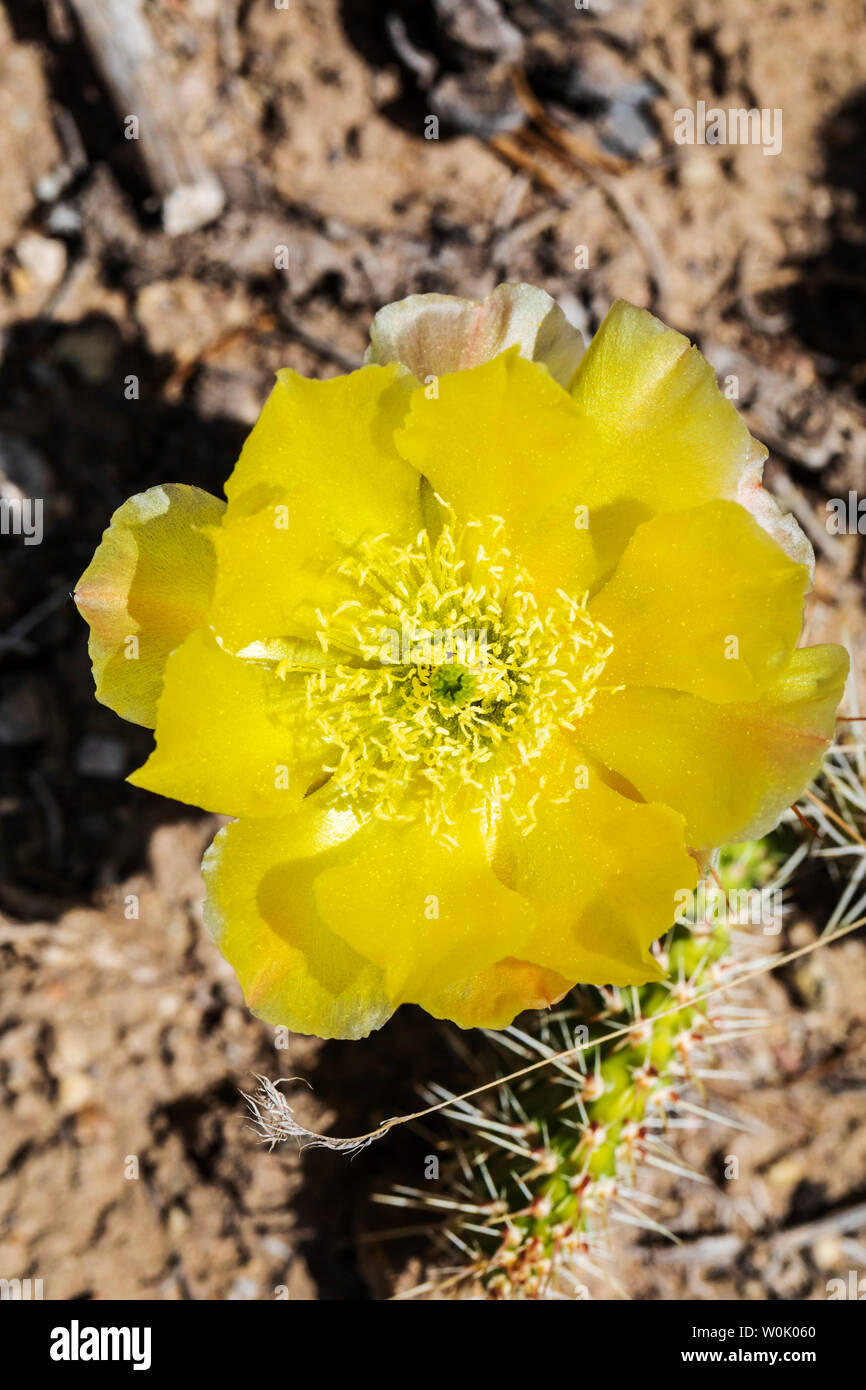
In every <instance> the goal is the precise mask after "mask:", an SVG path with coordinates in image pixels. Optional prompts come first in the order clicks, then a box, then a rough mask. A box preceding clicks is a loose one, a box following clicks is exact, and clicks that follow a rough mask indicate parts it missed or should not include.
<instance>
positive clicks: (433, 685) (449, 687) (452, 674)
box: [430, 666, 477, 705]
mask: <svg viewBox="0 0 866 1390" xmlns="http://www.w3.org/2000/svg"><path fill="white" fill-rule="evenodd" d="M476 692H477V685H476V681H475V677H474V676H473V675H472V674H471V672H469V671H467V670H466V667H465V666H436V667H434V669H433V672H432V674H431V676H430V694H431V695H432V696H433V698H434V700H437V701H438V702H439V704H440V705H465V704H467V703H468V702H469V701H470V700H471V699H472V698H473V697H474V695H475V694H476Z"/></svg>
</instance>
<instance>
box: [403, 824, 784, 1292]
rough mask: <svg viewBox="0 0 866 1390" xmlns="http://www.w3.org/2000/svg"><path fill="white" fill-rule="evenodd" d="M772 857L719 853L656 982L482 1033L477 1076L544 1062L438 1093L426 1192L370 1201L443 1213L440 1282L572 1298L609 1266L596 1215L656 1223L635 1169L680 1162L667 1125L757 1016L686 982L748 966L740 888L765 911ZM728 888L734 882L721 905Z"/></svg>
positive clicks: (771, 850) (695, 1105)
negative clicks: (438, 1136)
mask: <svg viewBox="0 0 866 1390" xmlns="http://www.w3.org/2000/svg"><path fill="white" fill-rule="evenodd" d="M779 858H780V853H779V849H778V846H777V845H775V844H774V843H773V842H772V840H768V841H761V842H758V843H749V844H746V845H740V846H735V847H733V848H732V849H730V850H728V851H726V852H725V855H724V857H723V858H722V860H721V862H720V864H719V870H718V874H717V876H716V877H717V883H716V889H715V891H713V889H712V888H711V889H710V891H709V892H708V893H705V894H704V896H703V897H700V895H699V897H698V902H699V905H700V908H701V911H700V913H699V914H698V920H696V921H693V922H689V923H688V924H679V925H677V926H675V927H674V929H673V930H672V931H671V933H670V934H669V936H668V938H667V940H666V942H665V943H664V946H663V950H662V951H661V953H660V955H661V962H662V964H663V966H664V968H665V971H666V978H665V979H664V980H663V981H662V982H661V983H658V984H651V985H644V986H642V987H640V988H635V989H629V990H617V989H605V990H599V989H590V988H583V989H578V990H574V991H572V993H571V994H570V995H569V996H568V997H567V998H566V1000H564V1001H563V1003H562V1004H561V1005H560V1006H559V1008H558V1009H557V1010H556V1011H554V1012H553V1013H551V1014H548V1015H543V1016H541V1020H540V1022H536V1023H535V1024H532V1023H531V1024H530V1025H529V1029H531V1031H527V1030H524V1029H521V1028H518V1027H511V1028H509V1029H506V1030H505V1031H504V1032H503V1033H498V1034H497V1033H490V1034H488V1038H489V1040H490V1047H491V1052H490V1053H488V1055H487V1057H486V1058H485V1059H484V1060H483V1062H482V1063H481V1065H482V1066H483V1067H484V1069H485V1071H486V1074H487V1075H488V1076H489V1075H491V1074H495V1073H496V1072H497V1071H498V1072H499V1073H502V1072H504V1071H510V1070H516V1069H517V1068H519V1067H520V1066H523V1065H527V1064H529V1063H532V1062H537V1061H540V1060H541V1059H543V1058H550V1059H551V1061H550V1065H549V1066H546V1067H544V1068H543V1069H541V1070H539V1071H537V1072H535V1073H534V1074H530V1075H529V1076H528V1077H524V1078H523V1079H521V1080H520V1081H518V1082H516V1083H514V1084H512V1085H511V1086H508V1085H505V1086H502V1087H500V1088H498V1089H497V1090H496V1091H495V1092H494V1093H493V1097H494V1098H493V1101H492V1103H490V1102H488V1103H487V1104H486V1105H485V1104H482V1103H479V1104H478V1105H475V1104H473V1103H472V1102H471V1101H463V1100H454V1101H453V1103H452V1104H451V1105H450V1106H449V1108H448V1109H447V1110H446V1112H445V1113H446V1114H447V1115H448V1116H449V1118H450V1119H451V1121H452V1122H453V1125H454V1135H453V1137H452V1138H451V1139H449V1140H448V1141H447V1145H446V1148H447V1154H448V1158H447V1160H446V1162H445V1164H443V1166H442V1169H441V1177H440V1181H439V1182H438V1183H437V1184H436V1190H435V1193H430V1192H424V1191H419V1190H417V1189H409V1188H400V1189H395V1191H394V1192H393V1193H392V1194H390V1196H389V1197H388V1198H387V1199H386V1200H388V1201H389V1202H391V1203H394V1202H396V1203H398V1204H401V1205H407V1206H418V1205H421V1206H424V1207H426V1208H427V1210H428V1212H429V1211H430V1209H431V1208H432V1209H434V1210H435V1211H436V1212H437V1214H439V1215H440V1216H441V1214H442V1213H443V1211H444V1212H445V1221H444V1225H443V1226H442V1229H441V1233H442V1234H443V1235H444V1236H445V1237H446V1238H447V1239H448V1241H449V1242H450V1244H451V1246H453V1247H456V1249H457V1250H458V1251H459V1253H460V1264H459V1265H458V1266H457V1268H456V1270H454V1269H453V1268H452V1269H451V1270H450V1271H445V1272H444V1274H443V1280H444V1283H445V1284H447V1285H448V1286H449V1287H453V1286H454V1285H456V1284H460V1283H461V1282H464V1283H471V1284H474V1286H475V1291H476V1292H477V1293H480V1294H481V1296H483V1297H488V1298H507V1299H514V1298H517V1299H521V1298H532V1299H538V1298H548V1297H575V1296H581V1295H582V1294H583V1292H584V1289H585V1286H584V1284H583V1280H584V1278H585V1276H586V1275H587V1274H588V1273H589V1272H593V1273H596V1274H597V1273H602V1274H605V1275H606V1276H607V1277H611V1271H610V1270H609V1269H607V1268H606V1267H605V1266H606V1249H607V1246H608V1232H609V1228H610V1223H611V1222H612V1221H617V1222H626V1223H630V1224H633V1225H635V1226H639V1227H643V1228H648V1229H654V1230H663V1228H662V1227H660V1226H659V1225H658V1223H656V1222H655V1221H653V1219H652V1217H651V1215H650V1214H649V1212H648V1210H647V1209H646V1206H645V1204H644V1203H643V1201H642V1198H641V1194H640V1175H641V1170H642V1169H643V1168H646V1167H661V1168H665V1169H673V1170H674V1171H676V1172H681V1173H686V1172H687V1170H686V1169H685V1168H684V1167H683V1166H682V1164H681V1163H680V1162H679V1161H678V1157H677V1153H676V1150H675V1148H674V1147H673V1139H672V1136H673V1134H674V1133H675V1129H676V1126H677V1124H682V1123H683V1122H685V1123H701V1122H704V1121H707V1120H710V1119H712V1118H713V1117H712V1114H711V1112H710V1111H709V1110H707V1109H706V1107H705V1105H704V1103H703V1102H704V1099H705V1095H704V1093H705V1089H706V1084H707V1082H708V1081H709V1080H710V1079H711V1077H712V1074H713V1068H714V1065H715V1057H716V1054H717V1052H718V1049H719V1047H720V1046H721V1045H722V1044H723V1043H725V1042H726V1041H727V1040H729V1039H731V1038H732V1037H733V1036H742V1034H743V1033H744V1032H747V1031H749V1030H750V1029H751V1028H754V1027H755V1026H757V1025H758V1024H759V1022H760V1020H756V1018H755V1016H754V1010H751V1009H743V1010H741V1009H740V1007H739V1005H738V1003H737V1002H736V999H735V998H732V996H731V994H730V992H729V991H728V990H727V989H725V992H724V993H723V994H722V993H719V994H718V995H712V996H711V997H710V998H708V999H706V1000H701V999H699V998H698V996H700V995H702V994H705V993H707V992H708V991H711V990H714V989H716V987H717V986H721V985H726V986H727V985H729V984H731V983H733V982H734V981H735V980H736V977H737V975H738V974H741V973H743V971H744V969H745V968H752V967H754V964H755V955H756V943H757V950H758V951H759V952H760V951H761V949H762V936H761V926H760V923H758V924H757V925H756V924H755V922H754V920H753V917H754V914H753V913H752V910H751V909H752V905H753V903H754V901H756V899H755V898H754V896H752V897H750V898H749V899H748V900H744V899H743V897H742V894H743V892H744V891H746V892H748V893H750V894H752V895H754V893H755V892H758V898H757V901H759V902H760V905H761V906H760V910H761V911H762V912H764V911H766V903H767V901H768V899H767V898H766V896H765V895H763V894H761V893H760V892H759V891H758V890H761V889H764V888H765V886H766V884H767V883H768V882H769V881H770V880H771V878H772V875H773V872H774V869H775V867H776V865H777V863H778V860H779ZM734 889H736V890H737V891H738V893H739V895H740V896H739V897H738V899H737V900H736V911H735V912H731V910H730V908H729V898H728V894H729V892H732V891H733V890H734ZM744 901H745V902H746V908H747V913H746V916H747V922H746V925H745V928H741V926H740V925H739V922H740V920H741V916H742V911H743V906H744ZM769 901H772V899H770V900H769ZM764 930H767V931H769V932H770V933H771V934H773V935H774V934H775V932H777V931H778V926H776V925H774V924H772V923H771V924H769V925H768V924H767V923H766V921H765V923H764ZM769 946H770V949H774V943H773V942H770V943H769ZM763 949H764V950H766V949H767V943H766V942H764V943H763ZM630 1025H631V1027H630V1031H629V1032H628V1033H627V1034H626V1035H623V1034H622V1030H623V1029H624V1028H625V1027H628V1026H630ZM616 1034H619V1036H611V1035H616ZM576 1047H581V1048H582V1050H580V1051H579V1052H577V1053H576V1054H575V1055H573V1056H571V1057H568V1058H566V1059H563V1060H560V1061H556V1060H552V1059H553V1058H554V1056H555V1054H557V1053H559V1052H561V1051H563V1050H571V1049H573V1048H576ZM503 1053H505V1055H506V1056H507V1057H508V1059H509V1062H510V1065H508V1066H504V1065H503V1060H504V1059H503V1055H502V1054H503ZM497 1054H498V1056H497ZM441 1098H442V1093H441V1092H437V1093H436V1094H432V1093H431V1095H430V1096H429V1097H428V1099H429V1100H430V1101H434V1100H438V1099H441ZM443 1286H444V1285H443V1283H442V1282H440V1284H439V1287H440V1288H441V1287H443Z"/></svg>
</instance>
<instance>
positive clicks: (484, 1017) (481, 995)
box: [417, 957, 573, 1028]
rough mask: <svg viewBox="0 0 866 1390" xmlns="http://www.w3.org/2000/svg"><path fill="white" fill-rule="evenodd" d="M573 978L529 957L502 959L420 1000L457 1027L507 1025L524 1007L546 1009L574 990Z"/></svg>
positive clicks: (436, 1016)
mask: <svg viewBox="0 0 866 1390" xmlns="http://www.w3.org/2000/svg"><path fill="white" fill-rule="evenodd" d="M572 984H573V981H571V980H566V979H563V977H562V976H561V975H557V974H556V972H555V971H554V970H544V969H543V968H542V967H541V966H540V965H533V964H532V962H531V961H528V960H515V959H514V958H513V957H512V958H510V959H508V960H499V961H497V962H496V964H495V965H490V966H488V967H487V969H486V970H482V971H481V972H480V974H478V975H473V976H472V978H471V979H470V980H464V981H462V982H461V983H460V984H459V985H451V986H450V988H448V989H443V990H442V991H441V992H440V993H439V994H431V995H422V996H421V997H419V999H418V1001H417V1002H418V1003H419V1004H420V1005H421V1008H422V1009H426V1010H427V1012H428V1014H432V1015H433V1017H434V1018H446V1019H448V1020H449V1021H450V1022H451V1023H456V1024H457V1026H458V1028H507V1027H508V1025H509V1023H511V1022H512V1021H513V1019H514V1018H516V1016H517V1015H518V1014H519V1013H523V1011H524V1009H547V1008H549V1007H550V1006H551V1004H557V1003H558V1002H559V1000H560V999H561V998H562V997H563V995H564V994H567V993H568V991H569V990H570V989H571V986H572Z"/></svg>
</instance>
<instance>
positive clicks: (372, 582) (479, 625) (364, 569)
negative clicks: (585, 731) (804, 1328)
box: [307, 498, 612, 840]
mask: <svg viewBox="0 0 866 1390" xmlns="http://www.w3.org/2000/svg"><path fill="white" fill-rule="evenodd" d="M437 501H438V502H439V503H440V506H441V507H442V510H443V515H444V517H445V520H444V522H443V524H442V525H441V528H440V529H438V531H437V532H436V533H435V537H434V535H432V534H431V533H430V532H429V531H426V530H424V531H422V532H421V533H420V534H419V535H418V536H417V537H416V539H415V541H414V543H413V544H410V545H403V546H401V545H399V544H397V543H396V542H394V541H393V540H392V539H391V538H390V537H388V536H379V537H376V538H375V539H373V540H371V541H368V542H365V543H363V544H362V545H361V546H360V547H359V550H358V551H357V553H353V554H352V555H350V556H348V557H346V558H345V559H344V560H343V561H342V562H341V563H340V564H339V566H338V567H337V571H338V573H339V574H341V575H342V576H343V577H344V578H347V579H349V580H350V581H351V582H352V583H353V586H354V588H355V590H356V594H357V597H356V598H354V599H352V600H348V601H347V602H346V603H343V604H341V605H340V606H339V608H338V609H337V610H335V612H334V614H333V615H332V620H333V621H334V624H335V628H336V620H337V619H339V620H340V621H339V640H337V637H336V635H335V632H334V631H332V630H331V626H330V623H329V620H328V618H327V616H326V615H324V614H321V615H319V617H320V621H321V628H320V631H319V633H318V637H319V642H320V644H321V646H322V648H323V650H324V651H326V652H327V651H330V650H331V649H332V648H336V650H337V654H338V655H340V654H342V652H344V651H345V652H346V655H347V660H346V661H345V662H341V664H339V665H337V666H330V667H325V668H323V669H322V670H320V671H317V672H316V673H315V674H311V675H309V676H307V707H308V709H309V711H310V713H311V715H312V717H313V719H314V721H315V724H316V726H317V731H318V733H319V735H320V736H321V738H322V739H323V740H324V741H325V742H326V743H327V744H329V745H331V746H333V747H334V748H335V749H336V752H337V757H336V759H335V760H334V761H333V763H332V764H331V765H330V766H328V767H326V768H325V769H324V771H325V772H326V773H328V774H330V776H331V787H332V790H333V791H334V793H335V794H336V796H337V798H338V800H339V801H340V802H341V803H342V804H344V805H345V806H346V807H347V808H350V809H352V810H354V811H356V813H357V812H359V811H360V812H361V813H362V814H374V815H377V816H380V817H383V818H386V819H404V820H414V819H415V818H416V816H417V815H419V814H424V815H425V816H426V818H427V821H428V824H429V825H430V827H431V829H432V831H433V832H434V833H435V834H436V835H438V836H440V837H441V838H443V839H445V840H451V839H452V836H451V835H450V833H449V830H450V827H451V826H452V825H453V824H454V823H455V822H456V820H457V819H458V816H459V815H460V814H461V812H462V811H463V810H464V809H465V808H466V806H467V805H469V806H470V807H473V808H475V809H480V808H481V807H483V806H484V805H487V806H488V807H492V806H494V805H498V804H499V803H502V802H509V803H511V802H512V799H513V797H514V791H515V787H516V785H517V780H518V776H519V775H521V776H522V777H523V778H524V779H525V778H527V777H529V778H531V777H533V776H534V777H535V780H536V784H537V785H536V787H535V788H532V787H530V789H529V793H530V794H529V795H528V796H526V797H521V798H520V806H519V808H518V806H517V804H516V803H515V804H513V805H512V814H513V815H514V816H515V818H516V819H517V820H518V821H519V822H521V823H522V826H523V828H524V829H525V830H528V829H529V828H531V825H532V824H533V823H534V818H533V814H532V806H533V803H534V801H535V799H536V798H537V795H538V792H540V789H541V786H542V784H543V781H544V771H543V765H542V755H543V753H544V750H545V748H547V747H548V746H549V744H550V743H551V740H552V739H553V738H554V737H555V736H556V735H557V733H558V732H559V731H560V730H567V731H573V730H574V729H575V727H576V723H577V721H578V720H579V719H580V717H581V715H582V714H583V713H584V711H585V710H586V709H587V708H588V706H589V704H590V702H591V700H592V698H593V695H594V693H595V690H596V687H597V682H598V679H599V677H600V675H601V672H602V670H603V668H604V665H605V662H606V660H607V658H608V657H609V656H610V653H611V651H612V646H611V642H610V633H609V632H608V630H607V629H606V628H605V627H603V625H602V624H600V623H598V622H594V621H593V620H592V619H591V618H590V616H589V614H588V613H587V612H586V595H585V594H584V595H582V596H581V597H579V598H575V597H572V596H570V595H569V594H566V593H564V592H563V591H562V590H558V591H557V592H556V594H554V595H553V596H552V598H549V599H546V600H545V601H544V603H543V604H540V602H539V599H538V598H537V597H536V593H535V592H534V589H535V586H534V585H533V583H532V579H531V577H530V576H529V574H527V572H526V570H525V569H524V568H523V567H522V566H521V565H520V564H519V563H518V562H517V561H516V560H515V558H514V557H513V555H512V553H511V551H510V550H509V549H508V548H507V547H506V546H505V545H504V544H503V543H502V535H503V531H504V522H503V521H502V519H501V518H499V517H488V518H486V519H485V520H484V521H469V522H465V523H458V522H457V520H456V518H455V516H454V513H453V512H452V511H451V509H450V508H449V507H447V505H446V504H445V503H444V502H442V500H441V499H440V498H437ZM347 614H351V617H350V619H349V621H350V623H351V629H350V630H351V633H352V639H351V650H348V649H347V638H346V620H347ZM533 793H534V794H533Z"/></svg>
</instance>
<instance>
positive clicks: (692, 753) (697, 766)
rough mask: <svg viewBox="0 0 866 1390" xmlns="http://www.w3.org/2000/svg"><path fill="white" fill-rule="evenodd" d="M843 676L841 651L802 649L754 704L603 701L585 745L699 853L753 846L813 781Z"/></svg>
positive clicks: (644, 693) (624, 693)
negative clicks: (672, 821) (682, 830)
mask: <svg viewBox="0 0 866 1390" xmlns="http://www.w3.org/2000/svg"><path fill="white" fill-rule="evenodd" d="M847 671H848V657H847V653H846V652H845V650H844V648H842V647H832V646H822V647H805V648H802V649H801V650H799V651H795V652H794V654H793V656H792V657H791V660H790V663H789V664H788V665H787V666H786V667H785V669H784V670H783V671H782V672H781V673H780V674H779V675H778V676H777V677H776V678H775V679H774V680H773V682H772V683H771V684H770V685H769V686H767V687H766V689H765V690H764V692H763V693H762V694H761V695H760V696H759V698H758V699H756V700H753V701H749V702H739V701H738V702H736V703H732V704H712V703H710V702H709V701H707V700H702V699H700V698H698V697H697V696H695V695H686V694H680V693H679V692H676V691H672V690H652V689H641V688H639V687H632V688H630V689H625V690H621V691H619V692H616V693H612V694H605V695H599V696H598V697H597V698H596V701H595V703H594V704H593V707H592V709H591V710H590V711H589V712H588V713H587V714H586V715H584V717H583V719H582V720H581V724H580V740H581V744H582V745H583V746H584V747H586V748H587V749H588V750H589V751H590V752H591V753H592V754H593V755H594V756H595V757H596V758H598V759H599V760H600V761H601V762H603V763H604V764H605V765H606V766H607V767H609V768H611V769H612V770H613V771H615V772H617V773H619V774H620V775H621V776H622V777H625V778H626V779H627V780H628V782H630V783H631V784H632V785H633V786H634V787H636V788H637V790H638V792H639V793H640V794H641V795H642V796H644V797H646V798H647V799H648V800H651V801H662V802H664V803H665V804H666V805H668V806H672V807H674V808H675V809H676V810H677V811H680V812H682V814H683V815H684V816H685V817H686V822H687V826H686V834H687V838H688V842H689V844H690V845H691V846H692V847H693V848H694V849H700V850H705V849H710V848H713V847H714V846H717V845H723V844H728V843H730V842H732V841H734V840H750V839H757V838H758V837H760V836H761V835H765V834H767V832H768V831H770V830H772V829H773V827H774V825H775V824H776V823H777V821H778V819H779V816H780V815H781V814H782V812H783V811H784V809H785V807H786V806H788V805H789V804H790V803H791V801H792V800H794V798H795V797H797V796H799V794H800V792H801V791H802V789H803V787H804V786H805V785H806V783H807V782H808V781H809V779H810V778H811V777H812V776H814V774H815V773H816V772H817V770H818V768H819V766H820V763H821V757H822V755H823V753H824V751H825V750H826V748H827V746H828V743H829V741H830V740H831V739H832V737H833V731H834V723H835V713H836V708H837V706H838V704H839V700H840V699H841V696H842V691H843V689H844V686H845V678H846V675H847Z"/></svg>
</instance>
